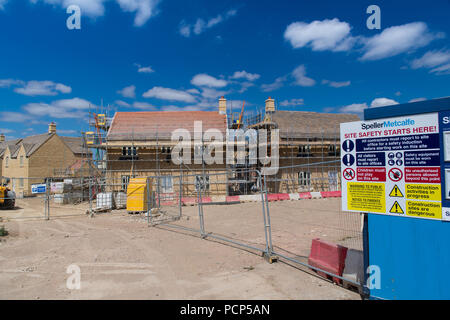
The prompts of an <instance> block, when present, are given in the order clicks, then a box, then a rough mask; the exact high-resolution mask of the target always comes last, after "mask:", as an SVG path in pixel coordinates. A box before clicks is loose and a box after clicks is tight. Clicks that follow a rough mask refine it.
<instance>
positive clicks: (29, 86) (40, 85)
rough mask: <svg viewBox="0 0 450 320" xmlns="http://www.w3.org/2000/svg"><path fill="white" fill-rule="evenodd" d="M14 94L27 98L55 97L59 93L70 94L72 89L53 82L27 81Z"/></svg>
mask: <svg viewBox="0 0 450 320" xmlns="http://www.w3.org/2000/svg"><path fill="white" fill-rule="evenodd" d="M14 91H15V92H17V93H20V94H23V95H27V96H55V95H57V94H59V93H70V92H72V88H71V87H69V86H66V85H64V84H61V83H55V82H53V81H35V80H32V81H28V82H27V83H26V84H25V85H24V86H23V87H20V88H16V89H14Z"/></svg>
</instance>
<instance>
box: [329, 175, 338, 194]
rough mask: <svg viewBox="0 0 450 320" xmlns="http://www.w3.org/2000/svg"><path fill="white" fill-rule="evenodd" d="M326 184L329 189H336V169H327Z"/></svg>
mask: <svg viewBox="0 0 450 320" xmlns="http://www.w3.org/2000/svg"><path fill="white" fill-rule="evenodd" d="M328 184H329V188H330V191H338V190H339V186H338V172H337V171H328Z"/></svg>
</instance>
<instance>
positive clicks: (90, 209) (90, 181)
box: [89, 177, 92, 214]
mask: <svg viewBox="0 0 450 320" xmlns="http://www.w3.org/2000/svg"><path fill="white" fill-rule="evenodd" d="M89 214H92V177H89Z"/></svg>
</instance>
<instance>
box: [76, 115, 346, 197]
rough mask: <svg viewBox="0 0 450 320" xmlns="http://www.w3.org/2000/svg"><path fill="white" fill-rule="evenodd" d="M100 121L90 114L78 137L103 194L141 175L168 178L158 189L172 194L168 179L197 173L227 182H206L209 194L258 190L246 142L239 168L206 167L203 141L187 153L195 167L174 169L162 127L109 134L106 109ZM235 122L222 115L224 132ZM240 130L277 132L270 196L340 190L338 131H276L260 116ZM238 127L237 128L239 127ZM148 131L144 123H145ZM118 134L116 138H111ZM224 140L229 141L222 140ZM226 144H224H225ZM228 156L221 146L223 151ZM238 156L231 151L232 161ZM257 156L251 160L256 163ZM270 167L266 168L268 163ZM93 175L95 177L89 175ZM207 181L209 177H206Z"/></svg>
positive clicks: (122, 188)
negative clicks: (148, 132)
mask: <svg viewBox="0 0 450 320" xmlns="http://www.w3.org/2000/svg"><path fill="white" fill-rule="evenodd" d="M101 115H102V117H103V119H104V121H103V122H101V123H99V114H98V113H92V112H90V117H89V131H88V132H83V133H82V136H83V141H84V146H83V147H84V149H85V152H84V155H85V156H86V157H85V159H84V161H85V162H86V165H85V166H84V167H85V168H87V170H88V172H86V174H85V175H86V176H89V177H92V176H94V175H96V176H98V175H100V176H101V178H102V179H103V180H104V185H105V188H102V190H104V191H108V192H111V191H126V185H127V183H128V181H129V179H130V178H134V177H146V176H151V175H153V176H167V177H168V178H167V179H162V181H157V183H156V186H160V184H162V187H163V188H164V189H167V191H168V192H170V191H171V189H173V188H171V187H170V185H171V184H173V182H171V181H170V176H173V175H187V176H188V175H192V174H194V175H195V174H198V175H202V176H206V177H209V175H210V174H212V173H221V172H226V173H227V174H226V179H224V180H216V181H212V180H213V179H211V181H209V188H208V189H207V190H206V191H205V192H206V193H207V194H209V195H227V196H231V195H248V194H254V193H255V192H258V191H259V188H260V186H259V185H258V183H257V179H256V177H254V176H251V175H250V174H249V172H250V170H261V169H262V168H264V167H266V166H267V165H263V164H261V163H259V162H258V161H256V162H257V163H256V164H255V163H254V162H255V161H253V162H252V161H251V160H255V159H253V158H254V157H255V155H254V154H252V153H251V150H250V146H249V142H248V141H245V147H244V153H245V161H244V163H227V161H226V159H224V161H223V162H224V163H222V164H207V163H206V162H205V161H204V160H203V155H204V153H205V150H206V149H207V148H208V143H205V142H204V141H203V139H202V140H201V143H200V145H194V147H193V148H192V150H191V157H192V160H195V159H196V158H197V157H200V158H201V162H200V163H195V161H191V163H190V164H187V163H181V164H179V165H176V164H174V163H173V162H172V159H171V152H172V149H173V148H174V147H175V145H176V144H177V143H178V142H177V141H172V140H171V139H170V137H169V136H167V128H163V127H161V126H160V124H154V127H153V129H152V130H153V132H154V134H153V135H152V136H149V135H146V134H142V133H135V132H134V130H132V131H131V132H120V133H117V132H116V133H111V132H108V131H109V128H110V126H111V122H112V117H111V114H110V113H109V108H108V107H107V108H106V110H105V111H103V113H102V114H101ZM236 121H238V120H237V118H236V117H233V113H232V112H231V111H229V112H228V114H227V128H226V129H227V131H228V130H231V129H233V128H236ZM241 124H242V127H241V129H243V130H244V131H245V130H248V129H254V130H256V131H257V132H258V130H261V129H266V130H267V136H268V137H270V135H271V132H272V130H274V129H277V130H278V131H279V136H280V140H279V142H278V141H277V143H278V145H279V149H278V150H279V157H278V159H279V160H278V161H279V169H278V172H277V173H276V174H274V175H270V176H269V175H268V176H265V177H264V179H266V182H267V185H268V190H269V192H271V193H295V192H310V191H336V190H339V186H340V180H339V179H340V178H339V177H340V175H339V171H340V161H339V154H340V140H339V127H338V126H335V127H327V128H326V130H324V129H323V128H321V129H320V130H317V129H316V130H313V129H310V128H308V124H306V127H305V124H303V127H302V128H301V130H297V128H279V127H278V125H277V124H276V123H274V122H272V121H271V120H270V117H267V115H266V116H263V115H262V114H261V113H260V112H258V113H256V114H252V115H250V116H248V117H244V118H243V119H242V121H241ZM241 124H239V126H240V125H241ZM146 125H147V126H148V124H146ZM114 134H116V135H117V134H118V135H120V139H118V138H116V137H114ZM227 139H228V137H227ZM268 139H269V140H268V142H267V150H268V155H269V156H270V152H271V150H272V142H271V141H270V138H268ZM227 143H228V141H227ZM220 152H223V154H224V155H225V154H226V152H227V147H226V145H224V146H223V149H222V151H220ZM237 153H238V151H237V148H236V147H235V149H234V154H233V157H234V158H236V155H237ZM260 157H261V155H260V154H259V150H258V154H257V155H256V160H258V159H259V158H260ZM269 166H270V164H269ZM93 171H95V173H96V174H94V173H93ZM206 179H208V178H206ZM185 184H187V185H190V187H187V188H188V189H189V188H190V190H191V193H192V195H194V194H195V191H196V190H195V181H194V180H192V181H185Z"/></svg>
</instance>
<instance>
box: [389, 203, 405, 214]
mask: <svg viewBox="0 0 450 320" xmlns="http://www.w3.org/2000/svg"><path fill="white" fill-rule="evenodd" d="M389 212H390V213H405V212H404V211H403V209H402V207H401V206H400V204H399V203H398V202H397V201H395V202H394V204H393V205H392V207H391V210H389Z"/></svg>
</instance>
